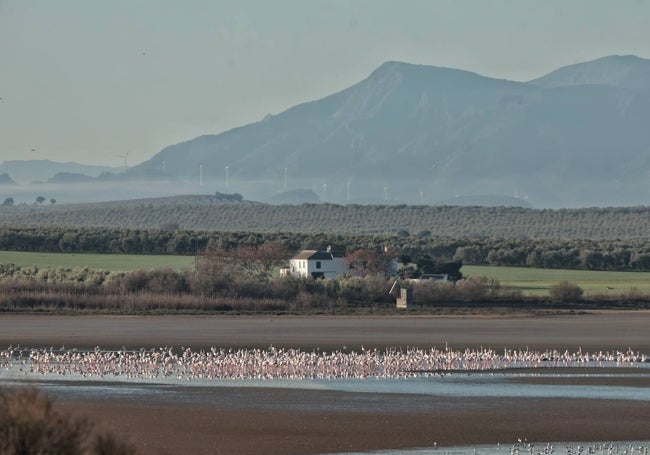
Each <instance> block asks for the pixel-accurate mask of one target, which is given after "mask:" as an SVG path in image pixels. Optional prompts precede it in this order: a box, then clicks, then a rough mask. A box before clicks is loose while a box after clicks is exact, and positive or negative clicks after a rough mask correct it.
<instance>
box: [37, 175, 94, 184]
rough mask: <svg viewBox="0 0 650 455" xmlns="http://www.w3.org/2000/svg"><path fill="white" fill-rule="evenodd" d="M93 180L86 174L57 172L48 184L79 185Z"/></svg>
mask: <svg viewBox="0 0 650 455" xmlns="http://www.w3.org/2000/svg"><path fill="white" fill-rule="evenodd" d="M92 180H93V178H92V177H91V176H89V175H86V174H79V173H77V172H57V173H56V174H54V176H52V177H51V178H49V179H48V180H47V183H78V182H90V181H92Z"/></svg>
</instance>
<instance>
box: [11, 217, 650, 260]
mask: <svg viewBox="0 0 650 455" xmlns="http://www.w3.org/2000/svg"><path fill="white" fill-rule="evenodd" d="M265 243H274V244H279V245H281V246H282V248H283V250H285V251H286V255H287V258H288V257H289V256H291V255H293V254H295V253H297V252H298V251H300V250H301V249H317V250H318V249H321V250H322V249H325V248H326V247H328V246H331V247H332V248H333V250H334V251H335V252H338V253H340V254H342V255H343V254H349V253H352V252H354V251H357V250H370V251H376V250H383V249H385V248H388V249H389V250H390V251H392V252H394V253H395V254H396V255H398V257H399V260H400V262H402V263H403V264H409V263H418V262H419V263H420V264H425V263H426V261H427V260H436V261H462V263H463V264H489V265H497V266H519V267H537V268H551V269H558V268H566V269H585V270H639V271H646V270H650V244H649V243H648V242H646V241H645V240H644V239H638V240H634V239H629V240H584V239H583V240H580V239H567V240H551V239H514V240H504V239H492V238H453V237H437V236H432V235H428V234H427V235H419V236H408V237H406V236H399V235H341V234H323V233H320V234H309V233H292V232H275V233H260V232H248V231H242V232H215V231H188V230H181V229H178V230H162V229H110V228H75V229H66V228H56V227H31V228H11V227H4V228H0V250H8V251H33V252H55V253H59V252H64V253H106V254H111V253H122V254H177V255H195V254H199V253H201V252H204V251H208V250H216V249H222V250H230V249H233V248H237V247H255V248H257V247H259V246H261V245H263V244H265ZM287 258H283V259H287Z"/></svg>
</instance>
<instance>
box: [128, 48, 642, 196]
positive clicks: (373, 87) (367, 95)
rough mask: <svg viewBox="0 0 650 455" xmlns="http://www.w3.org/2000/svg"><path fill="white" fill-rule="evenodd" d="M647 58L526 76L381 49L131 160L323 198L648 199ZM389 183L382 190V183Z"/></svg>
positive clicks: (151, 168)
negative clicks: (296, 92) (332, 77)
mask: <svg viewBox="0 0 650 455" xmlns="http://www.w3.org/2000/svg"><path fill="white" fill-rule="evenodd" d="M649 64H650V61H648V60H644V59H641V58H638V57H631V56H624V57H618V56H612V57H606V58H603V59H599V60H596V61H593V62H586V63H582V64H578V65H572V66H570V67H566V68H562V69H560V70H557V71H555V72H553V73H550V74H548V75H547V76H544V77H542V78H539V79H536V80H533V81H530V82H529V83H521V82H512V81H507V80H499V79H493V78H488V77H484V76H481V75H478V74H475V73H471V72H468V71H461V70H456V69H450V68H440V67H434V66H424V65H413V64H407V63H401V62H387V63H385V64H383V65H381V66H380V67H379V68H377V69H376V70H375V71H374V72H373V73H372V74H371V75H370V76H369V77H368V78H366V79H364V80H363V81H361V82H359V83H357V84H355V85H353V86H351V87H349V88H347V89H345V90H342V91H340V92H338V93H335V94H332V95H330V96H327V97H325V98H322V99H319V100H316V101H312V102H308V103H304V104H300V105H298V106H294V107H292V108H290V109H287V110H286V111H284V112H282V113H280V114H277V115H269V116H267V117H266V118H264V119H263V120H261V121H259V122H256V123H252V124H250V125H246V126H242V127H240V128H235V129H232V130H230V131H226V132H224V133H221V134H216V135H205V136H200V137H197V138H195V139H192V140H189V141H187V142H183V143H180V144H176V145H172V146H169V147H166V148H165V149H163V150H162V151H161V152H160V153H158V154H156V155H155V156H154V157H153V158H151V159H150V160H148V161H145V162H144V163H141V164H140V165H138V166H135V167H134V168H131V169H129V171H128V176H129V177H130V178H132V179H139V178H146V179H150V178H152V177H153V176H160V175H162V169H163V162H164V163H165V166H164V168H165V177H169V178H176V179H180V180H186V181H196V180H197V179H198V171H199V166H200V165H201V166H202V169H203V173H204V178H205V179H206V181H207V180H210V181H214V182H222V181H223V179H224V169H225V167H226V166H228V169H229V173H230V174H229V176H230V180H231V184H232V182H237V184H238V185H239V186H238V187H237V188H238V190H239V191H241V192H243V193H244V194H246V195H247V197H249V198H251V199H255V198H256V199H258V200H265V199H266V198H267V197H268V195H269V194H274V193H276V192H277V191H278V190H279V189H280V188H282V187H283V182H284V179H285V177H287V176H288V182H289V188H313V187H320V186H321V185H327V188H328V190H327V194H328V200H330V201H334V202H345V201H346V200H382V199H385V197H384V192H385V191H389V192H390V199H391V200H396V201H404V202H405V203H409V204H417V203H419V201H420V200H421V199H424V200H427V201H437V200H446V199H450V198H454V197H455V196H456V195H459V196H468V195H475V196H487V195H491V194H504V195H515V194H518V195H525V196H527V200H528V201H529V202H530V204H532V205H534V206H536V207H565V206H569V207H575V206H608V205H641V204H646V203H648V201H650V194H649V193H648V189H649V187H648V183H647V182H648V177H649V176H650V128H648V127H647V120H648V119H649V118H650V91H647V90H646V89H647V84H649V83H650V82H649V81H650V77H648V76H647V75H648V72H647V71H648V65H649ZM387 189H388V190H387Z"/></svg>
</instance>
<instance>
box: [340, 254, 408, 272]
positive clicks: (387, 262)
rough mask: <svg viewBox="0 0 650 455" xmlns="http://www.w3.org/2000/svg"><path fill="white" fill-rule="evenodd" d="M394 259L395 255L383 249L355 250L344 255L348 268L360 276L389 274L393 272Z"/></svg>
mask: <svg viewBox="0 0 650 455" xmlns="http://www.w3.org/2000/svg"><path fill="white" fill-rule="evenodd" d="M395 260H396V259H395V255H394V254H392V253H390V252H388V251H385V250H384V251H377V250H356V251H353V252H352V253H350V254H348V255H346V256H345V263H346V264H347V266H348V267H349V268H350V270H351V271H352V272H353V273H355V274H357V275H361V276H367V275H387V276H390V275H392V274H393V273H394V272H395V270H394V269H395Z"/></svg>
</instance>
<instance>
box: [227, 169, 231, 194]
mask: <svg viewBox="0 0 650 455" xmlns="http://www.w3.org/2000/svg"><path fill="white" fill-rule="evenodd" d="M229 170H230V166H226V193H227V192H228V171H229Z"/></svg>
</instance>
